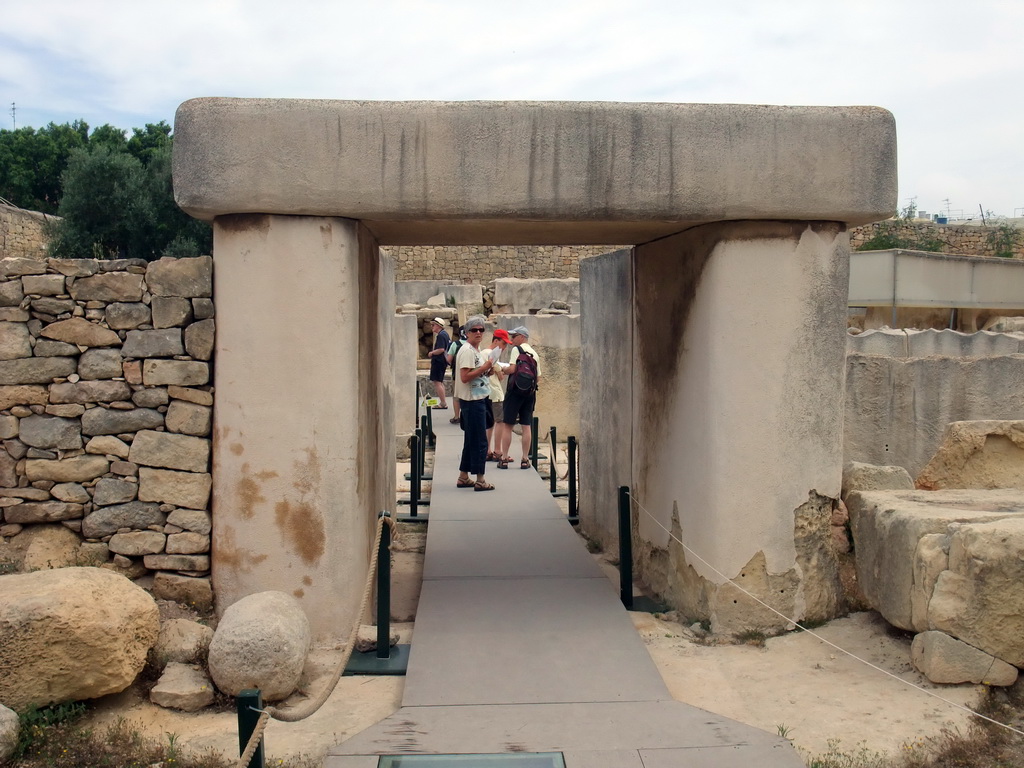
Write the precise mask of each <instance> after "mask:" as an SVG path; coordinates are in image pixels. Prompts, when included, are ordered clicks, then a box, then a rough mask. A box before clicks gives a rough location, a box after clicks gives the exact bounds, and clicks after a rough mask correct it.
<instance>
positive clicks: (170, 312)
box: [150, 296, 193, 328]
mask: <svg viewBox="0 0 1024 768" xmlns="http://www.w3.org/2000/svg"><path fill="white" fill-rule="evenodd" d="M150 308H151V310H152V312H153V327H154V328H180V327H183V326H186V325H188V324H189V323H191V322H192V318H193V310H192V300H191V299H185V298H181V297H178V296H154V297H153V302H152V303H151V304H150Z"/></svg>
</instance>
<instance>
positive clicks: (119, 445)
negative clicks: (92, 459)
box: [85, 435, 129, 459]
mask: <svg viewBox="0 0 1024 768" xmlns="http://www.w3.org/2000/svg"><path fill="white" fill-rule="evenodd" d="M128 450H129V449H128V444H127V443H125V442H123V441H121V440H119V439H118V438H116V437H114V436H113V435H98V436H96V437H94V438H92V439H91V440H89V442H88V443H86V445H85V452H86V453H98V454H102V455H105V456H117V457H118V458H119V459H127V458H128Z"/></svg>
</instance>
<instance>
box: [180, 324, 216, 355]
mask: <svg viewBox="0 0 1024 768" xmlns="http://www.w3.org/2000/svg"><path fill="white" fill-rule="evenodd" d="M215 322H216V321H215V320H212V319H211V320H200V321H199V322H198V323H192V325H190V326H189V327H188V328H186V329H185V351H186V352H188V354H189V355H190V356H192V357H194V358H195V359H196V360H209V359H210V358H211V357H213V342H214V336H215V333H216V325H215Z"/></svg>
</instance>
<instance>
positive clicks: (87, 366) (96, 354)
mask: <svg viewBox="0 0 1024 768" xmlns="http://www.w3.org/2000/svg"><path fill="white" fill-rule="evenodd" d="M121 362H122V357H121V352H119V351H118V350H116V349H87V350H85V352H83V353H82V356H81V357H80V358H79V359H78V375H79V376H81V377H82V378H83V379H88V380H96V379H116V378H118V377H119V376H121Z"/></svg>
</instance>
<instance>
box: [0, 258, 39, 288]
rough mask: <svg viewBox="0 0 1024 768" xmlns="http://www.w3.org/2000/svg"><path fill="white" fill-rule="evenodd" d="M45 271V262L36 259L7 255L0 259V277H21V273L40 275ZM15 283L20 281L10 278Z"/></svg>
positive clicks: (18, 283) (17, 283)
mask: <svg viewBox="0 0 1024 768" xmlns="http://www.w3.org/2000/svg"><path fill="white" fill-rule="evenodd" d="M45 272H46V262H45V261H40V260H38V259H26V258H22V257H20V256H8V257H6V258H3V259H0V277H21V276H22V275H41V274H43V273H45ZM11 282H13V283H14V284H15V285H20V284H21V283H20V281H18V280H12V281H11Z"/></svg>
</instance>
